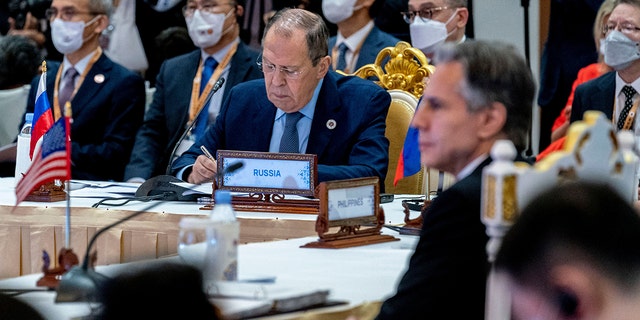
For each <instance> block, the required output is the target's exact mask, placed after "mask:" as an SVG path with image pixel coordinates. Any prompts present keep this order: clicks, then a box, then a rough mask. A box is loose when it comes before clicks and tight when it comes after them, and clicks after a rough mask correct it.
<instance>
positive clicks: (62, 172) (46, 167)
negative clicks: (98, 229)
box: [16, 116, 71, 205]
mask: <svg viewBox="0 0 640 320" xmlns="http://www.w3.org/2000/svg"><path fill="white" fill-rule="evenodd" d="M70 149H71V140H70V139H69V117H67V116H65V117H61V118H60V119H59V120H58V121H56V123H54V124H53V126H52V127H51V128H50V129H49V131H47V132H46V133H45V134H44V136H43V137H42V144H40V145H39V146H38V147H37V149H36V152H35V153H34V156H33V162H32V163H31V166H30V167H29V170H27V172H26V173H25V174H24V178H22V180H20V182H18V185H17V186H16V205H18V204H19V203H20V202H22V201H23V200H24V199H25V198H26V197H27V196H28V195H29V194H30V193H31V192H32V191H33V190H35V189H36V188H38V187H40V186H41V185H42V184H45V183H48V182H51V181H53V180H56V179H61V180H69V179H71V159H70V154H71V152H70V151H71V150H70Z"/></svg>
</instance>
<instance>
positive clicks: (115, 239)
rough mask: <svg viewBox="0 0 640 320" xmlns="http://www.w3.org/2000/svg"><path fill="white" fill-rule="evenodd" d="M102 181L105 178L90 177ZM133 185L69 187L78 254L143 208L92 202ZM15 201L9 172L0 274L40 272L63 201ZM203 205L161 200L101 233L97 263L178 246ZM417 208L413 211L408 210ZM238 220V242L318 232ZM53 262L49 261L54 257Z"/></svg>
mask: <svg viewBox="0 0 640 320" xmlns="http://www.w3.org/2000/svg"><path fill="white" fill-rule="evenodd" d="M89 183H91V184H94V185H96V186H99V187H105V186H107V184H108V183H106V182H102V183H101V182H89ZM135 187H136V185H133V186H131V185H128V184H118V185H117V186H116V187H108V186H107V188H91V187H87V188H83V189H79V190H72V192H71V206H72V210H71V232H70V233H71V237H70V238H71V239H70V243H71V245H70V246H71V248H72V249H73V250H74V252H75V253H76V254H77V255H78V256H79V257H82V255H83V254H84V252H85V251H86V247H87V244H88V241H89V239H90V238H91V236H92V235H93V234H95V233H96V232H97V231H98V230H100V228H102V227H104V226H106V225H108V224H110V223H113V222H115V221H117V220H118V219H121V218H124V217H126V216H128V215H130V214H132V213H133V212H135V211H138V210H142V209H144V208H146V207H147V206H148V205H149V203H144V202H138V201H132V202H129V203H127V204H125V205H123V206H120V207H107V206H100V207H98V208H92V207H91V205H92V204H94V203H96V202H97V201H99V200H101V199H103V198H104V197H107V196H113V195H115V194H114V193H113V192H116V191H122V189H125V190H127V191H132V190H135ZM407 197H409V198H415V195H412V196H398V195H396V200H395V201H394V202H392V203H387V204H383V205H382V207H383V208H384V210H385V216H386V218H385V221H386V222H387V223H388V224H394V225H400V224H403V222H404V213H403V208H402V205H401V199H404V198H407ZM14 205H15V188H14V181H13V178H1V179H0V237H2V239H3V241H0V257H2V259H1V260H0V279H2V278H9V277H17V276H21V275H27V274H32V273H39V272H41V268H42V250H46V251H47V252H48V254H49V255H50V257H51V260H52V262H53V261H55V260H56V259H55V257H56V256H57V253H58V252H59V250H60V249H61V248H62V247H64V226H65V212H66V201H58V202H49V203H45V202H23V203H21V204H20V205H19V206H18V207H14ZM201 208H202V205H201V204H197V203H194V202H177V201H172V202H165V203H161V204H160V205H158V206H157V207H155V208H152V209H149V210H145V211H146V212H145V213H143V214H141V215H139V216H137V217H135V218H133V219H131V220H129V221H126V222H124V223H122V224H120V225H118V226H116V227H114V228H112V229H111V230H109V231H108V232H105V233H104V234H102V235H101V236H100V237H99V238H98V241H96V244H95V247H94V249H96V250H97V252H98V260H97V265H110V264H120V263H126V262H132V261H139V260H147V259H155V258H161V257H165V256H170V255H173V254H175V253H176V252H177V239H178V232H179V227H178V223H179V221H180V219H182V218H183V217H189V216H204V215H206V214H207V213H208V211H206V210H201ZM414 214H415V215H417V214H418V213H415V212H414V213H412V215H414ZM237 217H238V220H239V221H240V224H241V228H240V229H241V233H240V242H241V243H254V242H264V241H273V240H286V239H295V238H300V237H314V236H315V237H317V234H316V231H315V220H316V215H314V214H290V213H265V212H246V211H239V212H237ZM52 264H53V263H52Z"/></svg>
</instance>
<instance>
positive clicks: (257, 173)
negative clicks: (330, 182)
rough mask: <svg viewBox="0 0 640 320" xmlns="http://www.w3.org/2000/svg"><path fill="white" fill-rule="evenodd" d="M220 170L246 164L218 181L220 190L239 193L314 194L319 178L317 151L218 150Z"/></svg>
mask: <svg viewBox="0 0 640 320" xmlns="http://www.w3.org/2000/svg"><path fill="white" fill-rule="evenodd" d="M217 159H218V172H223V171H224V169H225V168H227V167H229V166H231V165H233V164H235V163H237V162H242V163H243V166H242V167H241V168H240V169H238V170H236V171H235V172H233V173H230V174H225V175H224V176H223V177H220V178H219V179H218V181H217V184H218V189H224V190H230V191H235V192H249V193H270V194H292V195H300V196H314V195H315V187H316V184H317V180H318V174H317V167H318V163H317V156H316V155H315V154H292V153H270V152H253V151H231V150H218V153H217Z"/></svg>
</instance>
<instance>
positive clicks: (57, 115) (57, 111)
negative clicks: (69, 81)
mask: <svg viewBox="0 0 640 320" xmlns="http://www.w3.org/2000/svg"><path fill="white" fill-rule="evenodd" d="M100 55H102V49H101V48H100V47H98V49H96V51H95V52H94V53H93V56H92V57H91V60H89V63H88V64H87V66H86V67H85V68H84V71H82V74H81V75H80V78H79V79H78V84H76V86H75V89H73V93H72V94H71V98H70V99H69V101H71V99H73V97H74V96H75V95H76V92H78V88H80V86H81V85H82V82H84V78H85V76H86V75H87V73H88V72H89V70H91V67H93V64H94V63H96V61H98V59H99V58H100ZM63 67H64V62H63V63H61V64H60V67H59V68H58V73H57V74H56V81H55V85H54V88H53V117H54V122H55V121H58V119H60V116H62V112H61V109H60V107H61V106H60V101H58V88H59V86H60V79H61V78H62V69H64V68H63Z"/></svg>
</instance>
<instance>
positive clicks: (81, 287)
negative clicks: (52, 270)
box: [55, 201, 162, 302]
mask: <svg viewBox="0 0 640 320" xmlns="http://www.w3.org/2000/svg"><path fill="white" fill-rule="evenodd" d="M160 203H162V201H157V202H154V203H152V204H151V205H149V206H146V207H145V208H144V209H141V210H139V211H136V212H134V213H133V214H131V215H128V216H126V217H124V218H122V219H120V220H118V221H116V222H114V223H112V224H110V225H108V226H106V227H104V228H102V229H100V230H99V231H98V232H96V234H94V235H93V237H91V241H89V245H88V246H87V251H86V252H85V255H84V260H83V261H82V265H81V266H74V267H73V268H71V270H69V271H68V272H67V273H65V274H64V275H62V278H61V279H60V283H58V287H57V288H56V293H57V295H56V300H55V302H80V301H89V302H95V301H97V300H98V294H99V293H100V288H101V287H102V286H103V285H104V284H105V282H106V281H107V280H108V279H109V278H108V277H106V276H104V275H102V274H99V273H97V272H96V271H95V270H93V269H90V268H89V260H90V258H89V253H90V252H91V247H92V246H93V244H94V243H95V242H96V239H98V236H100V235H101V234H103V233H104V232H105V231H107V230H109V229H111V228H113V227H115V226H117V225H119V224H121V223H123V222H125V221H127V220H129V219H132V218H135V217H137V216H139V215H140V214H142V213H145V212H148V211H149V210H150V209H152V208H154V207H155V206H157V205H159V204H160Z"/></svg>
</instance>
